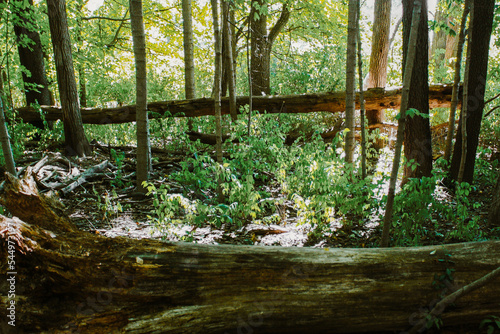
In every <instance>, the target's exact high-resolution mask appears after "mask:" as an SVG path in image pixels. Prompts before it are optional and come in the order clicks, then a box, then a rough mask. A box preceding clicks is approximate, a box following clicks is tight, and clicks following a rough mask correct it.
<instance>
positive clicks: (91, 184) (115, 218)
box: [20, 142, 500, 248]
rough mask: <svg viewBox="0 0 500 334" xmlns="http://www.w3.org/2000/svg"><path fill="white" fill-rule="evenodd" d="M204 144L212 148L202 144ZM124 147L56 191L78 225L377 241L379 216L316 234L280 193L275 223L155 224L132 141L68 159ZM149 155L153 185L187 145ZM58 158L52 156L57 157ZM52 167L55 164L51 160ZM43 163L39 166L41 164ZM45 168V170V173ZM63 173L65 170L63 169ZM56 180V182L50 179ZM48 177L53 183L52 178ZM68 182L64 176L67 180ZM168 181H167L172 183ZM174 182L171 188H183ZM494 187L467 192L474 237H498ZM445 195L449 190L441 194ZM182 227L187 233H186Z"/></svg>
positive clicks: (264, 241)
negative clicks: (101, 168) (102, 168)
mask: <svg viewBox="0 0 500 334" xmlns="http://www.w3.org/2000/svg"><path fill="white" fill-rule="evenodd" d="M206 149H207V150H209V149H211V148H206ZM113 150H114V151H115V152H117V151H118V152H123V154H124V156H123V159H122V160H120V161H119V162H120V166H119V170H117V169H114V170H113V169H108V170H107V171H106V172H104V173H99V174H97V175H96V176H94V177H92V178H90V179H89V181H88V182H86V183H84V184H82V185H80V186H78V187H77V188H76V189H75V190H74V191H72V192H71V193H69V194H67V195H66V196H61V194H60V193H59V195H60V196H61V201H62V203H63V204H64V206H65V213H66V214H67V215H68V216H69V217H70V218H71V220H72V221H73V222H74V223H75V225H77V226H78V227H79V228H81V229H82V230H86V231H90V232H92V233H98V234H102V235H105V236H109V237H117V236H123V237H129V238H136V239H142V238H156V239H164V240H172V241H177V240H179V237H178V236H179V235H187V236H188V237H184V238H182V239H181V240H184V241H193V242H198V243H206V244H246V245H249V244H250V245H266V246H268V245H277V246H286V247H288V246H299V247H300V246H312V247H354V248H358V247H377V246H378V244H379V241H380V236H381V225H380V221H378V220H376V219H375V220H373V221H369V220H367V219H365V220H364V223H363V224H359V223H358V222H359V221H360V217H352V224H341V223H338V224H335V222H333V223H331V226H330V227H331V228H330V230H329V232H328V233H325V234H323V235H318V234H317V233H311V232H312V228H311V225H309V224H299V223H298V219H297V213H296V212H295V211H294V209H293V207H292V205H291V203H289V202H291V201H287V200H286V199H282V201H281V207H280V208H279V210H278V211H280V212H279V213H280V219H279V221H275V223H274V224H263V223H260V224H255V223H251V222H249V223H247V224H243V226H235V224H222V225H221V226H220V227H215V226H213V225H206V226H192V225H188V224H176V225H175V226H172V225H171V226H169V229H170V230H169V232H168V233H165V231H164V230H163V231H162V230H160V229H159V228H158V226H156V225H155V224H154V223H153V222H152V221H153V219H152V217H153V216H154V212H152V207H153V198H151V197H144V196H140V195H139V194H138V193H135V187H134V184H135V174H134V170H135V160H134V159H135V148H134V147H113V148H112V147H107V146H103V145H100V144H99V143H97V142H94V154H93V155H92V156H89V157H86V158H78V159H70V160H71V161H72V164H70V165H71V166H72V169H73V173H77V172H75V170H74V169H75V168H77V169H78V172H79V173H82V172H84V171H85V170H87V169H88V168H91V167H93V166H95V165H97V164H99V163H102V162H103V161H105V160H108V161H112V162H113V163H115V162H116V161H117V160H116V155H114V154H113V153H112V151H113ZM47 154H49V155H52V156H59V157H60V156H61V155H60V154H59V153H50V152H40V151H36V150H33V151H28V152H27V154H26V156H25V158H24V159H22V160H21V161H20V162H21V163H20V166H23V165H24V166H26V165H32V166H33V165H35V164H36V163H37V162H38V161H39V160H40V159H41V158H42V156H45V155H47ZM152 155H153V161H154V163H153V173H152V175H151V182H152V183H153V184H155V186H156V187H157V188H159V187H160V185H161V184H168V183H170V182H171V181H170V180H169V179H168V175H169V174H171V173H172V172H174V171H178V170H180V169H181V162H182V161H184V160H185V159H186V158H187V157H188V154H187V153H186V151H169V150H161V149H155V150H153V152H152ZM56 160H57V159H56ZM55 165H59V166H55V167H56V168H55V169H54V168H52V169H50V168H49V170H46V171H45V172H44V173H41V172H42V170H40V171H39V174H40V173H41V174H42V175H41V176H40V179H44V180H43V182H39V187H40V189H41V190H42V192H44V191H47V190H48V189H47V188H44V185H45V186H46V185H47V184H50V182H49V181H50V179H51V178H52V179H53V180H54V178H55V179H59V180H61V179H64V178H65V177H66V180H67V178H68V174H70V173H71V170H70V169H69V167H68V166H69V165H66V166H64V165H65V163H64V162H61V161H59V162H56V163H55ZM52 167H54V166H52ZM43 168H45V167H42V169H43ZM47 174H49V175H47ZM64 174H66V176H65V175H64ZM54 183H57V182H54ZM54 183H52V184H54ZM66 184H67V182H66ZM171 186H172V184H171ZM182 191H183V189H179V188H178V186H177V188H176V187H175V185H174V186H172V187H171V190H170V192H182ZM492 193H493V188H492V186H491V185H484V186H481V185H479V186H477V187H475V188H473V190H472V191H471V193H470V194H469V198H470V200H471V202H474V203H482V204H483V205H481V206H480V207H477V208H471V212H470V216H471V217H474V216H477V217H479V219H478V220H477V224H476V225H475V228H476V229H479V231H475V233H477V235H480V236H481V238H480V239H479V240H485V239H497V238H499V237H500V230H499V229H498V228H492V227H489V226H488V225H487V224H486V221H487V208H488V205H489V202H490V200H491V198H492ZM444 196H451V195H450V194H446V192H445V195H444ZM422 227H423V228H425V229H428V230H429V231H431V232H432V233H427V234H426V236H424V237H423V238H421V239H420V242H419V244H420V245H430V244H446V243H453V242H460V241H464V240H459V239H453V238H451V239H450V238H447V237H446V236H447V235H448V233H447V232H448V231H449V230H450V229H451V228H453V222H451V221H450V222H447V223H446V224H441V225H440V226H439V228H436V224H428V226H425V225H423V226H422ZM186 232H187V233H186Z"/></svg>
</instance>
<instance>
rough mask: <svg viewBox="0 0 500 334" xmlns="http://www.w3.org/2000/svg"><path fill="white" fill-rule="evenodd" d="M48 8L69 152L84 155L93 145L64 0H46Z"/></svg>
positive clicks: (88, 152)
mask: <svg viewBox="0 0 500 334" xmlns="http://www.w3.org/2000/svg"><path fill="white" fill-rule="evenodd" d="M47 11H48V15H49V25H50V35H51V39H52V45H53V47H54V58H55V63H56V72H57V83H58V86H59V97H60V99H61V105H62V110H63V115H62V120H63V124H64V137H65V143H66V153H67V154H69V155H78V156H85V155H88V154H90V153H91V148H90V145H89V142H88V140H87V137H85V131H84V129H83V123H82V117H81V114H80V103H79V101H78V91H77V89H76V80H75V71H74V67H73V57H72V54H71V39H70V35H69V31H68V21H67V17H66V3H65V0H47Z"/></svg>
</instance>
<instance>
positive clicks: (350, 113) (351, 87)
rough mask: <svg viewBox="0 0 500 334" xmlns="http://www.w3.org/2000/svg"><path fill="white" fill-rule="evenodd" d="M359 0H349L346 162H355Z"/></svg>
mask: <svg viewBox="0 0 500 334" xmlns="http://www.w3.org/2000/svg"><path fill="white" fill-rule="evenodd" d="M357 1H358V0H349V18H348V27H347V55H346V59H347V61H346V93H345V94H346V96H345V97H346V100H345V127H346V129H347V130H348V132H347V134H346V138H345V161H346V162H347V163H353V162H354V147H355V144H356V142H355V141H354V126H355V113H356V103H355V99H356V85H355V83H356V39H357V35H358V34H357V31H356V20H357V16H358V4H357Z"/></svg>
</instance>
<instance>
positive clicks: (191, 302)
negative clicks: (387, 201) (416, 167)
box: [0, 177, 500, 334]
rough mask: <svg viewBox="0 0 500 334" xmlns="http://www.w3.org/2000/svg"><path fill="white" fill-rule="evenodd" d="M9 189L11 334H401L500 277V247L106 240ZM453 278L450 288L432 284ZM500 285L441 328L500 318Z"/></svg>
mask: <svg viewBox="0 0 500 334" xmlns="http://www.w3.org/2000/svg"><path fill="white" fill-rule="evenodd" d="M5 189H6V192H5V193H4V196H3V202H4V204H6V205H7V208H8V209H9V211H10V212H12V213H13V214H14V215H16V216H19V217H20V218H7V217H4V216H0V246H1V247H0V258H1V261H0V269H1V270H2V272H4V273H7V278H8V279H9V280H6V279H3V280H1V281H0V290H1V291H7V292H9V293H13V294H15V299H14V298H11V297H9V294H6V295H4V296H2V297H1V298H0V307H1V308H2V309H4V310H5V309H7V307H12V306H11V305H14V309H15V312H14V314H15V318H13V319H14V321H15V325H16V327H11V326H9V325H7V324H5V323H4V322H3V323H2V324H3V325H2V326H3V327H2V333H6V334H9V333H19V332H20V331H25V332H37V333H39V332H42V331H47V332H51V333H55V332H65V333H68V332H73V333H75V332H80V333H204V334H210V333H241V332H244V333H249V332H252V331H253V332H258V333H359V332H373V331H398V332H399V331H402V330H407V329H409V328H410V327H412V325H414V324H415V323H417V321H418V320H421V318H422V317H424V316H425V314H424V313H423V312H422V311H423V310H424V309H432V308H433V306H434V305H435V304H436V303H437V302H438V301H439V300H440V299H441V298H440V297H439V295H440V293H444V294H445V295H450V293H451V292H453V291H455V290H457V289H458V288H461V287H463V286H465V285H467V284H469V283H471V282H473V281H475V280H477V279H478V278H480V277H482V276H484V275H485V274H487V273H488V272H490V271H492V270H494V269H495V268H497V267H498V265H499V262H498V259H499V258H500V242H498V241H496V242H477V243H465V244H454V245H446V246H429V247H418V248H392V249H311V248H281V247H257V246H231V245H217V246H213V245H201V244H190V243H171V242H168V243H166V242H160V241H155V240H131V239H126V238H114V239H108V238H105V237H102V236H99V235H94V234H90V233H87V232H81V231H78V230H77V229H76V228H74V227H73V226H72V225H71V224H70V223H69V222H68V221H67V219H66V218H62V217H59V216H58V215H56V214H55V213H54V211H53V210H52V209H51V206H50V204H49V202H48V201H47V199H45V198H43V197H40V196H39V195H38V193H37V191H36V188H34V182H33V180H32V179H30V178H29V177H27V178H25V179H23V180H21V181H17V180H15V179H13V178H10V179H9V180H8V182H7V184H6V187H5ZM27 207H29V208H31V209H32V210H26V208H27ZM9 251H11V253H9ZM11 254H12V256H13V257H12V258H13V259H14V260H15V263H11V267H9V261H10V260H11V259H12V258H8V256H10V255H11ZM447 269H448V270H450V269H453V270H454V272H453V279H444V280H436V278H435V275H437V276H438V277H439V276H441V275H445V273H446V270H447ZM448 277H449V276H448ZM434 281H435V282H436V284H438V286H439V285H443V287H442V288H441V289H440V290H436V288H435V284H433V282H434ZM497 282H498V279H497V281H494V282H492V283H490V284H488V285H486V286H483V287H482V288H480V289H478V290H476V291H473V292H470V293H469V294H467V295H465V296H463V297H461V298H459V299H457V300H455V303H454V307H453V308H450V309H447V310H445V311H444V312H443V313H442V314H441V320H442V321H443V325H444V326H448V325H459V324H477V323H479V322H480V321H482V320H483V319H485V318H487V317H489V316H491V315H493V314H498V313H499V312H500V306H499V305H498V300H500V284H498V283H497ZM11 291H12V292H11ZM12 297H13V296H12ZM13 300H15V303H14V304H11V301H13ZM7 321H13V320H12V318H7Z"/></svg>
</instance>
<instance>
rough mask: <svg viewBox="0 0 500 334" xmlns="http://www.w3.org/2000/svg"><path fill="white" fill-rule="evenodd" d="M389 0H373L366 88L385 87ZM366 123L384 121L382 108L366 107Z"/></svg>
mask: <svg viewBox="0 0 500 334" xmlns="http://www.w3.org/2000/svg"><path fill="white" fill-rule="evenodd" d="M391 3H392V1H391V0H376V1H375V17H374V21H373V33H372V49H371V54H370V67H369V72H368V81H367V83H366V89H370V88H385V85H386V83H387V61H388V57H389V34H390V31H391ZM366 118H367V119H368V125H373V124H379V123H382V122H384V110H383V109H367V110H366Z"/></svg>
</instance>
